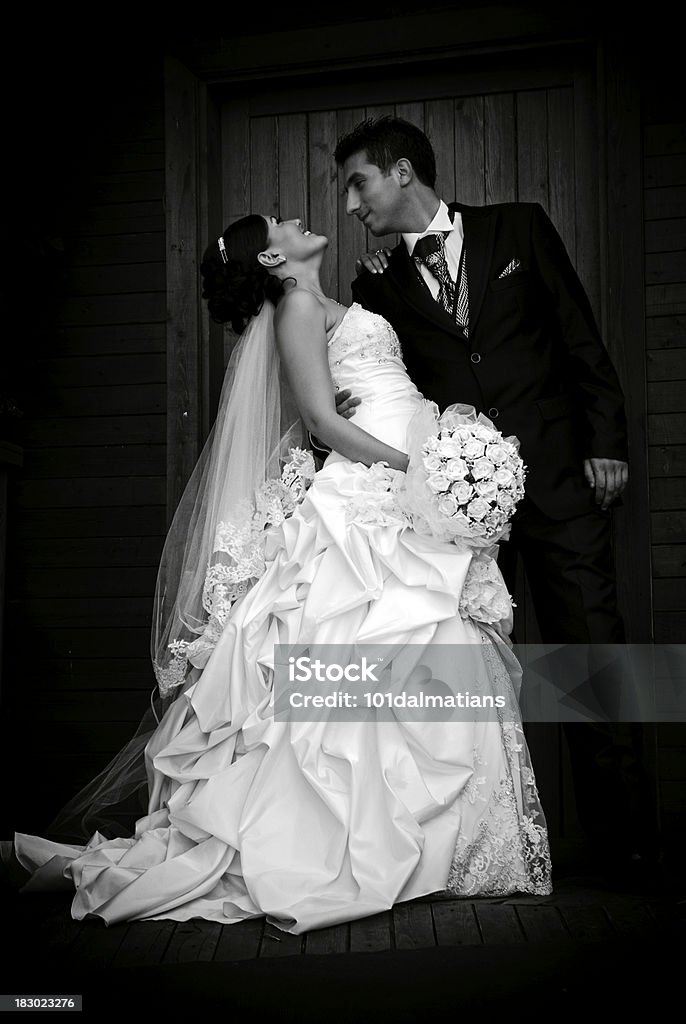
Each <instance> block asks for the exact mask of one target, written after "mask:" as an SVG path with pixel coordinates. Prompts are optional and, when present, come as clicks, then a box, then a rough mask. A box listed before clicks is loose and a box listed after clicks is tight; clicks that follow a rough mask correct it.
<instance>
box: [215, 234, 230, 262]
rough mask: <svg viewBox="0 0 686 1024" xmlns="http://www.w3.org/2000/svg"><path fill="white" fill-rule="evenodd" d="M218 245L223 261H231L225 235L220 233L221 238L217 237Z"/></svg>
mask: <svg viewBox="0 0 686 1024" xmlns="http://www.w3.org/2000/svg"><path fill="white" fill-rule="evenodd" d="M217 245H218V246H219V251H220V253H221V254H222V262H223V263H228V262H229V255H228V253H227V251H226V243H225V241H224V236H223V235H220V236H219V238H218V239H217Z"/></svg>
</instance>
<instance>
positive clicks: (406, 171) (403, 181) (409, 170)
mask: <svg viewBox="0 0 686 1024" xmlns="http://www.w3.org/2000/svg"><path fill="white" fill-rule="evenodd" d="M395 167H396V172H397V174H398V183H399V185H400V187H401V188H405V187H406V186H407V185H409V184H410V182H411V181H414V167H413V166H412V164H411V163H410V161H409V160H408V159H407V157H404V156H401V157H400V159H399V160H397V161H396V164H395Z"/></svg>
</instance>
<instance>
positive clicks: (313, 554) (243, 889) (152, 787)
mask: <svg viewBox="0 0 686 1024" xmlns="http://www.w3.org/2000/svg"><path fill="white" fill-rule="evenodd" d="M327 244H328V243H327V239H326V238H325V237H324V236H323V235H317V234H314V233H312V232H310V231H306V230H304V229H303V226H302V224H301V222H300V220H289V221H282V220H280V219H279V218H276V217H262V216H259V215H251V216H249V217H245V218H242V219H241V220H239V221H237V222H235V223H234V224H232V225H231V226H230V227H229V228H228V229H227V230H226V231H225V232H224V233H223V234H222V235H221V236H220V238H219V239H218V240H217V242H215V243H213V244H212V245H211V246H210V247H209V249H208V251H207V252H206V254H205V258H204V262H203V265H202V272H203V279H204V291H203V297H204V298H205V299H207V302H208V308H209V313H210V315H211V316H212V318H213V319H214V320H216V321H218V322H221V323H231V324H232V326H233V327H234V329H236V330H242V331H243V333H242V336H241V338H240V341H239V342H238V344H237V346H236V348H235V350H234V352H233V355H232V357H231V360H230V362H229V366H228V369H227V375H226V379H225V383H224V389H223V391H222V397H221V400H220V408H219V413H218V416H217V420H216V423H215V427H214V428H213V433H212V434H211V436H210V439H209V441H208V443H207V445H206V446H205V450H204V452H203V455H202V456H201V459H200V461H199V463H198V466H197V468H196V470H195V472H194V474H193V477H192V479H191V481H190V483H189V485H188V488H187V490H186V493H185V495H184V498H183V499H182V502H181V505H180V507H179V510H178V511H177V515H176V517H175V520H174V522H173V524H172V527H171V530H170V533H169V536H168V538H167V542H166V545H165V551H164V554H163V559H162V565H161V567H160V573H159V577H158V587H157V594H156V605H155V622H154V643H153V654H154V662H155V671H156V675H157V679H158V683H159V690H160V694H161V695H162V697H163V698H164V700H163V704H162V707H163V709H164V714H163V716H162V717H161V720H160V721H159V724H158V725H157V726H156V727H155V728H154V730H153V732H152V734H151V736H150V737H149V739H148V738H147V737H146V740H147V742H146V744H145V750H144V754H143V752H142V751H141V749H140V747H139V750H138V752H139V754H140V757H139V762H140V763H141V764H144V767H145V772H146V776H147V790H146V792H147V813H145V814H144V815H143V816H142V817H140V818H139V819H138V820H137V821H136V824H135V828H134V831H133V834H132V835H128V836H126V837H123V836H115V837H107V836H105V835H104V834H102V833H101V832H100V831H95V832H94V833H93V834H92V835H91V836H90V838H89V839H88V842H87V843H86V845H72V844H65V843H57V842H52V841H49V840H47V839H43V838H40V837H36V836H29V835H25V834H16V835H15V839H14V852H15V854H16V856H17V858H18V859H19V861H20V863H21V864H22V865H23V867H24V868H25V869H27V870H28V871H29V872H30V873H31V878H30V881H29V886H30V887H34V888H38V887H40V886H50V885H52V884H59V883H61V884H62V885H64V884H65V882H66V883H68V884H69V885H73V887H74V890H75V895H74V900H73V904H72V916H73V917H74V918H77V919H81V918H83V917H86V916H88V915H95V916H98V917H100V918H102V919H103V920H104V921H105V922H106V923H108V924H110V923H113V922H117V921H123V920H139V919H160V918H171V919H174V920H177V921H184V920H187V919H189V918H195V917H198V918H205V919H209V920H213V921H220V922H222V923H225V924H228V923H232V922H237V921H240V920H243V919H245V918H248V917H253V916H261V915H267V917H268V919H269V920H270V921H271V922H272V923H274V924H275V925H276V926H278V927H280V928H282V929H283V930H285V931H289V932H294V933H300V932H304V931H307V930H309V929H312V928H318V927H322V926H325V925H333V924H337V923H339V922H342V921H347V920H351V919H354V918H359V917H363V916H365V915H368V914H372V913H376V912H378V911H381V910H385V909H388V908H390V907H391V906H392V905H393V904H395V903H397V902H399V901H404V900H410V899H414V898H416V897H420V896H424V895H427V894H430V893H433V892H438V891H442V892H448V893H451V894H454V895H456V896H467V895H469V896H472V895H476V896H478V895H503V894H508V893H514V892H525V893H533V894H546V893H549V892H550V891H551V881H550V876H551V868H550V857H549V850H548V840H547V834H546V828H545V820H544V817H543V814H542V811H541V809H540V805H539V802H538V794H537V791H536V784H535V780H534V776H533V772H532V769H531V764H530V760H529V755H528V751H527V747H526V743H525V740H524V736H523V731H522V726H521V721H519V720H518V716H517V714H516V712H515V711H514V710H512V709H513V708H514V707H516V693H517V685H518V680H519V674H518V666H517V664H516V662H515V660H514V658H513V656H512V654H511V651H510V648H509V646H508V641H507V633H508V632H509V630H510V628H511V604H510V601H509V596H508V595H507V592H506V590H505V589H504V586H503V584H502V578H501V577H500V575H499V573H498V570H497V568H496V567H495V563H494V562H493V560H492V559H490V560H489V559H486V562H489V563H490V571H489V572H487V573H486V574H485V575H484V574H479V573H478V572H476V571H475V566H476V563H477V561H479V559H477V556H476V553H475V552H474V550H472V549H470V548H469V547H466V546H464V545H463V546H459V545H457V544H453V543H449V542H447V541H444V540H440V539H437V537H436V536H434V535H432V534H431V533H429V532H427V531H419V530H416V529H414V528H413V527H412V523H411V520H408V517H407V514H406V513H404V512H403V509H402V505H401V503H400V502H399V501H397V500H396V499H397V498H398V495H400V494H401V493H402V483H403V481H404V480H405V471H406V470H407V468H408V454H407V453H408V450H409V448H410V439H411V434H412V430H413V429H415V427H416V424H417V423H418V422H421V421H422V417H424V422H426V415H427V411H428V410H429V408H430V407H429V403H426V402H425V401H424V399H423V398H422V396H421V395H420V394H419V392H418V391H417V389H416V388H415V386H414V385H413V383H412V381H411V380H410V379H409V377H408V375H407V372H406V370H405V367H404V364H403V361H402V354H401V350H400V345H399V342H398V339H397V336H396V335H395V333H394V331H393V330H392V328H391V327H390V325H389V324H388V323H387V322H386V321H385V320H384V319H383V318H381V317H380V316H378V315H376V314H373V313H370V312H368V311H366V310H365V309H364V308H362V307H361V306H359V305H358V304H353V305H352V306H351V307H349V308H346V307H344V306H342V305H341V304H340V303H338V302H336V301H335V300H333V299H331V298H329V297H327V296H326V295H325V294H324V293H323V291H322V288H321V284H320V279H319V270H320V265H321V262H322V259H323V257H324V254H325V251H326V247H327ZM339 389H340V390H347V389H350V390H352V391H353V392H354V394H355V395H356V396H357V397H358V398H359V399H360V402H359V405H358V407H357V409H356V413H355V417H354V422H352V420H351V419H348V418H346V416H344V415H340V414H339V412H338V411H337V407H336V402H335V391H336V390H339ZM293 400H294V402H293ZM294 403H295V404H294ZM433 408H434V409H435V407H433ZM463 408H464V407H463ZM433 415H434V416H435V413H434V414H433ZM433 422H434V425H435V419H434V421H433ZM303 425H304V427H305V428H307V429H308V430H309V431H311V432H312V434H314V435H315V436H316V437H317V438H319V439H321V441H323V442H324V443H325V444H326V445H327V446H328V447H329V448H330V449H331V454H329V455H328V457H327V458H326V460H325V462H324V465H323V467H322V469H320V470H319V472H317V473H316V474H315V473H314V472H313V464H312V460H311V456H310V455H309V453H306V452H305V451H303V449H302V448H301V447H300V445H299V441H300V440H301V436H302V435H301V431H302V427H303ZM288 452H290V457H288V454H287V453H288ZM284 463H285V470H284ZM282 470H283V472H282ZM308 484H309V487H308V486H307V485H308ZM480 564H481V565H482V566H483V565H484V560H483V557H482V558H481V559H480ZM468 595H469V599H467V597H468ZM362 644H364V645H367V644H380V645H383V649H384V650H391V651H394V652H395V658H396V662H395V663H396V664H398V665H401V664H403V657H404V658H405V662H406V669H407V671H406V675H405V676H404V677H403V679H404V682H405V683H406V684H407V686H408V687H409V686H410V684H411V683H412V680H415V682H416V678H417V671H418V670H419V669H420V668H421V658H422V654H423V653H424V654H426V652H430V651H435V650H437V649H438V647H439V645H450V648H449V649H450V651H451V652H453V654H454V652H458V656H454V657H453V661H452V662H451V664H452V666H453V674H454V677H455V678H454V679H453V684H454V685H462V684H464V685H465V686H467V685H468V684H469V683H470V679H469V678H465V679H462V678H461V675H460V674H461V672H462V671H463V669H462V668H461V667H460V666H461V664H462V660H461V659H460V658H459V652H460V651H463V652H464V651H467V652H471V654H472V656H473V657H472V660H471V661H469V659H465V660H464V666H465V668H466V666H467V665H469V664H471V665H474V664H478V666H479V667H480V670H481V676H482V678H485V680H486V683H485V690H486V691H488V692H490V693H491V694H501V695H502V694H503V693H505V695H506V697H507V699H508V701H507V702H508V703H509V707H510V711H509V712H508V713H507V716H506V720H505V718H504V716H503V714H502V713H500V715H499V717H494V716H493V715H491V717H490V720H489V718H488V717H486V718H483V717H481V718H479V717H477V716H476V715H475V716H473V717H472V718H471V719H470V720H455V719H454V718H452V719H451V717H450V716H449V715H443V716H436V715H433V716H429V715H427V716H426V717H425V718H422V716H420V715H418V714H416V713H415V714H414V715H412V716H410V715H409V714H404V715H403V713H402V712H400V711H391V712H388V711H387V710H385V712H384V713H383V714H382V713H381V712H379V713H376V712H374V711H372V712H371V713H367V715H366V716H365V715H362V714H361V715H359V716H356V715H354V714H353V715H347V716H344V715H341V714H340V713H337V712H336V711H327V712H325V713H321V712H320V713H319V714H318V715H310V716H309V717H310V720H309V721H303V720H297V719H296V715H295V714H292V715H291V716H290V717H289V716H288V715H286V716H284V715H279V714H277V713H276V712H275V708H276V703H275V684H274V680H275V673H276V671H277V665H276V661H277V657H276V654H275V649H276V650H283V649H285V650H294V651H298V652H302V651H304V650H315V649H317V647H318V645H325V647H324V648H322V649H326V650H333V649H335V650H337V651H342V650H347V651H348V652H350V651H351V650H355V649H357V647H356V645H362ZM277 645H282V646H281V647H277ZM326 645H329V646H326ZM401 683H402V680H401ZM401 688H402V687H401ZM277 703H278V702H277ZM300 717H301V718H304V717H306V716H304V715H302V716H300ZM463 718H464V716H463ZM132 758H133V755H132ZM122 763H123V762H122V761H121V760H120V762H119V763H118V769H121V766H122ZM125 774H126V770H125V769H124V771H123V775H125ZM110 779H111V773H110V775H109V776H108V781H110Z"/></svg>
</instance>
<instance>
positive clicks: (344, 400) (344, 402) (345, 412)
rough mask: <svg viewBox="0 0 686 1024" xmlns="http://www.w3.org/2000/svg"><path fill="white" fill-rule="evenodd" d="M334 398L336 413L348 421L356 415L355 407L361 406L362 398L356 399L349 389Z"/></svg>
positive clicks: (338, 392) (338, 393)
mask: <svg viewBox="0 0 686 1024" xmlns="http://www.w3.org/2000/svg"><path fill="white" fill-rule="evenodd" d="M334 397H335V399H336V412H337V413H338V415H339V416H344V417H345V418H346V420H349V419H350V417H351V416H354V415H355V406H356V405H359V404H360V402H361V401H362V399H361V398H354V397H353V393H352V391H351V390H350V389H349V388H344V389H343V391H337V392H336V394H335V396H334Z"/></svg>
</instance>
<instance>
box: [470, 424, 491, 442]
mask: <svg viewBox="0 0 686 1024" xmlns="http://www.w3.org/2000/svg"><path fill="white" fill-rule="evenodd" d="M474 437H477V438H478V439H479V440H480V441H492V440H493V429H492V428H491V427H487V426H486V424H485V423H477V424H475V426H474Z"/></svg>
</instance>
